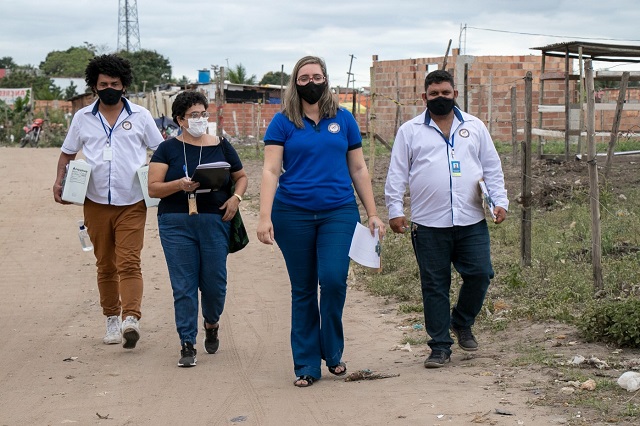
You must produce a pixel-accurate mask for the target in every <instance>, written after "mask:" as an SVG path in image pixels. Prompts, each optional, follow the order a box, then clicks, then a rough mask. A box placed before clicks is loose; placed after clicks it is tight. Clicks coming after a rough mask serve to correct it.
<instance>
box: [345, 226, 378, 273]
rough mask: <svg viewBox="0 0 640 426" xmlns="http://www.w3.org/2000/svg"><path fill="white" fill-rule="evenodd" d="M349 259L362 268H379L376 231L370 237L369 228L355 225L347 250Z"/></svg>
mask: <svg viewBox="0 0 640 426" xmlns="http://www.w3.org/2000/svg"><path fill="white" fill-rule="evenodd" d="M349 257H350V258H351V259H353V260H354V261H356V262H358V263H359V264H361V265H363V266H368V267H369V268H379V267H380V237H379V236H378V230H377V229H376V230H375V235H374V236H371V231H369V228H368V227H366V226H364V225H363V224H361V223H358V224H357V225H356V230H355V231H354V232H353V238H352V239H351V247H350V248H349Z"/></svg>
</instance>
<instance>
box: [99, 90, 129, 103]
mask: <svg viewBox="0 0 640 426" xmlns="http://www.w3.org/2000/svg"><path fill="white" fill-rule="evenodd" d="M123 93H124V90H116V89H113V88H111V87H107V88H106V89H102V90H98V97H99V98H100V102H102V103H104V104H105V105H115V104H117V103H118V102H120V98H122V94H123Z"/></svg>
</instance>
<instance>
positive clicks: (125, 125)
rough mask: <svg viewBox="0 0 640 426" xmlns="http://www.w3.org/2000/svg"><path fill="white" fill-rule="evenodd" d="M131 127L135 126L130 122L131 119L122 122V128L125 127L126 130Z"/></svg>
mask: <svg viewBox="0 0 640 426" xmlns="http://www.w3.org/2000/svg"><path fill="white" fill-rule="evenodd" d="M131 127H133V126H132V125H131V122H130V121H123V122H122V128H123V129H125V130H131Z"/></svg>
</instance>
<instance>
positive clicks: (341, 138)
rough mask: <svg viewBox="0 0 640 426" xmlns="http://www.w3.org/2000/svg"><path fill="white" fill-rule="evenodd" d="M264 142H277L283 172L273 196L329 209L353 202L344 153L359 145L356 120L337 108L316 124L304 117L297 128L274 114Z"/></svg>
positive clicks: (284, 200)
mask: <svg viewBox="0 0 640 426" xmlns="http://www.w3.org/2000/svg"><path fill="white" fill-rule="evenodd" d="M264 143H265V145H280V146H282V147H283V148H284V152H283V160H282V166H283V169H284V171H283V173H282V175H281V176H280V180H279V182H278V184H279V185H278V189H277V191H276V195H275V197H276V199H278V200H279V201H281V202H283V203H285V204H288V205H293V206H297V207H300V208H303V209H307V210H314V211H317V210H329V209H333V208H336V207H340V206H343V205H345V204H348V203H350V202H355V195H354V193H353V186H352V181H351V176H350V175H349V167H348V165H347V152H348V151H351V150H352V149H357V148H361V147H362V138H361V136H360V129H359V128H358V123H357V122H356V120H355V119H354V118H353V115H352V114H351V113H350V112H349V111H347V110H345V109H343V108H339V109H338V112H337V114H336V116H335V117H333V118H323V119H321V120H320V122H319V123H318V124H317V125H316V124H315V123H314V122H313V121H312V120H310V119H308V118H306V117H305V118H304V129H299V128H297V127H296V126H295V124H294V123H293V122H292V121H290V120H289V119H288V118H287V117H286V116H285V115H284V114H282V113H280V112H279V113H277V114H276V115H275V116H274V117H273V120H271V123H270V124H269V127H268V128H267V132H266V133H265V135H264Z"/></svg>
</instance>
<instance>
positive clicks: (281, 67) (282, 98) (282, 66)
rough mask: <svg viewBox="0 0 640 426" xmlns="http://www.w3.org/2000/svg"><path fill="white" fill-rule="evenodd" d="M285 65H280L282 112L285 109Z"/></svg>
mask: <svg viewBox="0 0 640 426" xmlns="http://www.w3.org/2000/svg"><path fill="white" fill-rule="evenodd" d="M283 87H284V64H282V65H280V111H282V110H283V109H284V89H283Z"/></svg>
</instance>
